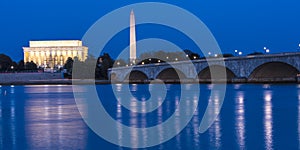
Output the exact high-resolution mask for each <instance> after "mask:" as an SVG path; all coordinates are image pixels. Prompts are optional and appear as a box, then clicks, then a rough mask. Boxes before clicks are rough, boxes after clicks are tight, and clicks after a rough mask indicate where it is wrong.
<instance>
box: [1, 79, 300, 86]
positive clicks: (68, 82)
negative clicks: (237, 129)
mask: <svg viewBox="0 0 300 150" xmlns="http://www.w3.org/2000/svg"><path fill="white" fill-rule="evenodd" d="M162 83H165V84H224V83H226V84H300V82H299V81H298V82H296V81H273V82H270V81H251V82H250V81H249V82H247V81H246V82H224V81H216V82H213V83H212V82H211V81H195V80H186V81H181V82H179V81H175V80H166V81H164V82H163V81H160V80H147V81H124V82H120V81H110V80H92V79H51V80H26V81H25V80H24V81H9V82H2V83H0V85H4V86H5V85H89V84H90V85H93V84H96V85H101V84H162Z"/></svg>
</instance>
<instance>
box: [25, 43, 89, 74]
mask: <svg viewBox="0 0 300 150" xmlns="http://www.w3.org/2000/svg"><path fill="white" fill-rule="evenodd" d="M23 52H24V62H25V63H26V62H31V61H33V62H34V63H36V64H37V66H39V67H42V68H61V67H63V65H64V63H65V62H66V60H67V59H68V57H71V58H73V59H74V58H75V57H77V58H78V60H80V61H85V60H86V58H87V55H88V47H86V46H83V45H82V41H80V40H55V41H29V47H23Z"/></svg>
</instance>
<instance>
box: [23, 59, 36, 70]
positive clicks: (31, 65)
mask: <svg viewBox="0 0 300 150" xmlns="http://www.w3.org/2000/svg"><path fill="white" fill-rule="evenodd" d="M25 69H26V70H37V69H38V68H37V65H36V64H35V63H34V62H33V61H31V62H27V63H26V64H25Z"/></svg>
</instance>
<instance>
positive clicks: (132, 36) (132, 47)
mask: <svg viewBox="0 0 300 150" xmlns="http://www.w3.org/2000/svg"><path fill="white" fill-rule="evenodd" d="M135 61H136V37H135V17H134V13H133V10H131V12H130V63H131V64H135V63H136V62H135Z"/></svg>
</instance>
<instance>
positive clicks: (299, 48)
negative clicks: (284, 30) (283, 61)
mask: <svg viewBox="0 0 300 150" xmlns="http://www.w3.org/2000/svg"><path fill="white" fill-rule="evenodd" d="M299 51H300V43H299V44H298V52H299Z"/></svg>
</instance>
